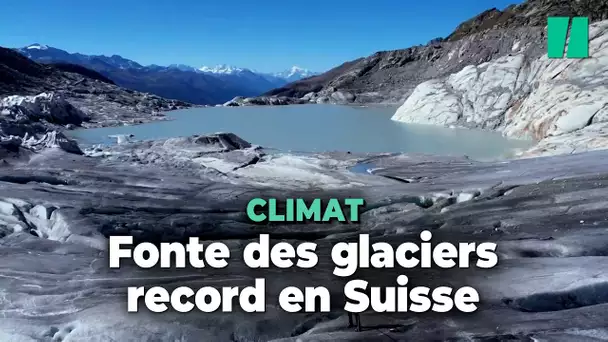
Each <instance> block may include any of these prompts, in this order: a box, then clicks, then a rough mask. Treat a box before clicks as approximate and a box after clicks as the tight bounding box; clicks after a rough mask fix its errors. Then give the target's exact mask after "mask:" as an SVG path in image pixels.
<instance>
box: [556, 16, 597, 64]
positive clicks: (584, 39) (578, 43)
mask: <svg viewBox="0 0 608 342" xmlns="http://www.w3.org/2000/svg"><path fill="white" fill-rule="evenodd" d="M568 26H570V18H568V17H549V19H548V20H547V45H548V46H547V48H548V56H549V58H564V50H565V48H566V40H567V37H568ZM587 57H589V18H586V17H574V18H572V25H571V27H570V42H569V43H568V53H567V54H566V58H587Z"/></svg>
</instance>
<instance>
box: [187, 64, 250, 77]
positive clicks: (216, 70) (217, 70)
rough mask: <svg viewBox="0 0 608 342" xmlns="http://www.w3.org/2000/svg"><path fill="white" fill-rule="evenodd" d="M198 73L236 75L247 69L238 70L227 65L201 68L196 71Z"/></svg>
mask: <svg viewBox="0 0 608 342" xmlns="http://www.w3.org/2000/svg"><path fill="white" fill-rule="evenodd" d="M198 70H199V71H202V72H205V73H209V74H229V75H230V74H237V73H240V72H243V71H246V70H247V69H244V68H238V67H235V66H232V65H227V64H219V65H216V66H214V67H208V66H202V67H200V68H199V69H198Z"/></svg>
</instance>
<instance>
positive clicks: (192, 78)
mask: <svg viewBox="0 0 608 342" xmlns="http://www.w3.org/2000/svg"><path fill="white" fill-rule="evenodd" d="M15 50H16V51H18V52H19V53H21V54H22V55H24V56H26V57H28V58H30V59H32V60H34V61H36V62H39V63H45V64H56V63H70V64H75V65H80V66H83V67H86V68H89V69H91V70H94V71H96V72H98V73H100V74H101V75H103V76H105V77H107V78H108V79H109V80H112V81H113V82H114V83H116V84H117V85H119V86H121V87H125V88H129V89H132V90H136V91H141V92H148V93H151V94H155V95H158V96H162V97H165V98H170V99H176V100H180V101H186V102H189V103H193V104H200V105H213V104H219V103H224V102H226V101H229V100H231V99H232V98H234V97H236V96H257V95H260V94H262V93H264V92H267V91H269V90H271V89H275V88H278V87H282V86H285V85H287V84H288V83H291V82H294V81H298V80H301V79H304V78H307V77H311V76H314V75H315V74H316V73H314V72H311V71H309V70H306V69H303V68H300V67H297V66H294V67H292V68H291V69H289V70H285V71H282V72H276V73H261V72H257V71H254V70H250V69H246V68H239V67H234V66H228V65H218V66H215V67H207V66H203V67H200V68H195V67H192V66H188V65H183V64H172V65H169V66H160V65H147V66H144V65H141V64H139V63H137V62H135V61H133V60H130V59H126V58H123V57H121V56H119V55H112V56H103V55H85V54H81V53H70V52H67V51H65V50H61V49H58V48H55V47H51V46H47V45H42V44H38V43H36V44H31V45H28V46H26V47H23V48H18V49H15Z"/></svg>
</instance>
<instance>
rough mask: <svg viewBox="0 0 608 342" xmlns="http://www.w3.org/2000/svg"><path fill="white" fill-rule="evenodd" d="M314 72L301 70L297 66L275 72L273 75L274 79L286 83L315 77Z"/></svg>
mask: <svg viewBox="0 0 608 342" xmlns="http://www.w3.org/2000/svg"><path fill="white" fill-rule="evenodd" d="M316 74H317V73H316V72H312V71H310V70H308V69H304V68H301V67H299V66H297V65H294V66H292V67H291V69H288V70H285V71H281V72H277V73H275V74H274V76H275V77H280V78H283V79H286V80H288V81H290V82H291V81H297V80H299V79H302V78H307V77H311V76H314V75H316Z"/></svg>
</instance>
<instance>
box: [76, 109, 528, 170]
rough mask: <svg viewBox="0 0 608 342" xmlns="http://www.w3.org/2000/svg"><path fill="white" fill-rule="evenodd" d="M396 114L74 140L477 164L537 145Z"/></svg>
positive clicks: (176, 114) (176, 125) (188, 124)
mask: <svg viewBox="0 0 608 342" xmlns="http://www.w3.org/2000/svg"><path fill="white" fill-rule="evenodd" d="M395 110H396V108H395V107H382V106H370V107H353V106H338V105H293V106H259V107H258V106H251V107H206V108H194V109H185V110H177V111H173V112H170V113H168V116H169V117H170V118H171V119H172V120H169V121H159V122H153V123H147V124H142V125H136V126H120V127H105V128H94V129H81V130H75V131H71V132H69V135H70V136H72V137H74V138H76V139H77V140H78V141H79V142H80V143H82V144H86V145H90V144H110V143H113V142H115V139H113V138H109V137H108V135H115V134H133V135H134V136H135V138H134V139H136V140H148V139H161V138H170V137H178V136H189V135H194V134H207V133H216V132H232V133H235V134H237V135H238V136H240V137H241V138H243V139H245V140H247V141H249V142H250V143H252V144H254V145H261V146H263V147H265V148H269V149H274V150H276V151H280V152H292V153H299V152H325V151H350V152H353V153H357V152H361V153H366V152H407V153H425V154H437V155H468V156H469V157H471V158H474V159H495V158H501V157H506V156H509V155H511V154H512V153H513V152H514V151H515V150H516V149H523V148H526V147H528V146H531V144H532V142H531V141H522V140H510V139H505V138H504V137H502V136H501V135H500V134H498V133H495V132H489V131H482V130H468V129H453V128H447V127H440V126H433V125H414V124H405V123H401V122H396V121H392V120H391V119H390V118H391V116H392V115H393V114H394V112H395Z"/></svg>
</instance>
